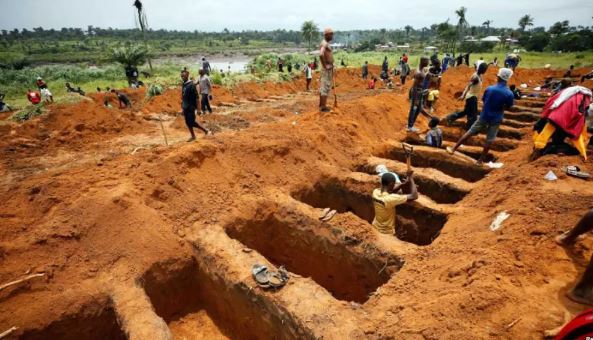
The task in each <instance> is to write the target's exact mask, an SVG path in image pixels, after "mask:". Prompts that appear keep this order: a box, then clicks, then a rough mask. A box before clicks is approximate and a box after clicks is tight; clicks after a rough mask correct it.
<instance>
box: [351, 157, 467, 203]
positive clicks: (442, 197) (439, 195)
mask: <svg viewBox="0 0 593 340" xmlns="http://www.w3.org/2000/svg"><path fill="white" fill-rule="evenodd" d="M398 163H399V162H398ZM402 164H403V163H402ZM403 166H405V164H403ZM375 168H376V166H374V165H371V164H361V165H359V166H357V167H356V169H355V170H356V171H357V172H362V173H367V174H369V175H373V176H376V175H377V173H376V171H375ZM388 168H389V167H388ZM389 171H392V172H395V173H397V174H398V176H399V177H400V179H401V180H402V181H404V180H405V178H406V176H405V174H404V173H402V172H401V171H397V170H394V169H389ZM418 173H419V171H416V173H415V176H414V182H415V183H416V185H417V186H418V190H419V192H420V193H421V194H423V195H426V196H428V197H430V198H431V199H432V200H433V201H435V202H437V203H442V204H451V203H457V202H459V201H461V200H462V199H463V198H464V197H465V196H466V195H467V194H468V193H469V190H464V189H461V188H459V187H457V186H455V185H453V184H451V183H447V182H446V181H444V180H442V179H438V178H434V177H430V176H422V175H418ZM377 178H378V176H377ZM378 185H379V179H377V186H378Z"/></svg>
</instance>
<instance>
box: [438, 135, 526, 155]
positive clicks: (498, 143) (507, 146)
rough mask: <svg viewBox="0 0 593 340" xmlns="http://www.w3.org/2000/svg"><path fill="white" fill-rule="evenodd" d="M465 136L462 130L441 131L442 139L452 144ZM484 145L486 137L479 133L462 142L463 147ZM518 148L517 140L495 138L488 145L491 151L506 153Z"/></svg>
mask: <svg viewBox="0 0 593 340" xmlns="http://www.w3.org/2000/svg"><path fill="white" fill-rule="evenodd" d="M464 134H465V131H463V130H458V129H457V130H455V129H443V139H444V140H445V141H449V142H451V143H453V144H455V143H457V141H458V140H459V139H460V138H461V136H463V135H464ZM484 144H486V136H485V135H484V133H481V134H479V135H477V136H472V137H471V138H469V139H468V140H466V141H465V142H464V145H467V146H477V147H483V146H484ZM518 146H519V143H518V141H517V140H514V139H508V138H503V137H496V140H495V141H494V143H492V144H491V145H490V150H492V151H501V152H506V151H510V150H514V149H516V148H517V147H518Z"/></svg>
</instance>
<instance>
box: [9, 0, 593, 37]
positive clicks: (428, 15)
mask: <svg viewBox="0 0 593 340" xmlns="http://www.w3.org/2000/svg"><path fill="white" fill-rule="evenodd" d="M132 3H133V0H92V1H91V0H0V9H1V10H2V12H1V13H2V14H1V18H2V19H1V20H0V29H14V28H19V29H21V28H29V29H30V28H33V27H39V26H42V27H43V28H56V29H58V28H61V27H81V28H86V27H87V26H88V25H93V26H96V27H102V28H107V27H113V28H133V27H135V22H134V9H133V8H132ZM143 3H144V6H145V8H146V11H147V14H148V23H149V26H150V27H151V28H153V29H160V28H165V29H177V30H190V31H193V30H200V31H220V30H222V29H223V28H228V29H230V30H247V29H257V30H271V29H276V28H285V29H295V30H298V29H299V28H300V25H301V24H302V22H303V21H305V20H314V21H315V22H316V23H317V24H318V25H319V26H320V28H323V27H326V26H331V27H333V28H334V29H337V30H349V29H371V28H388V29H395V28H402V27H404V26H405V25H412V26H414V27H415V28H420V27H422V26H427V27H428V26H430V25H431V24H433V23H437V22H442V21H445V20H447V18H451V21H452V22H454V21H455V19H456V18H455V14H454V10H455V9H456V8H459V7H460V6H466V7H467V8H468V12H467V19H468V21H469V23H470V24H472V25H480V24H482V22H484V21H485V20H487V19H490V20H492V21H493V26H495V27H500V26H505V27H516V26H517V22H518V20H519V18H520V17H521V16H522V15H524V14H530V15H531V16H533V17H534V19H535V21H534V24H535V26H546V27H547V26H550V25H551V24H553V23H554V22H556V21H561V20H569V21H570V23H571V25H574V26H576V25H583V26H592V25H593V19H592V18H591V17H592V16H593V1H592V0H553V1H552V0H537V1H533V0H495V1H468V0H465V1H460V0H445V1H443V0H424V1H409V0H406V1H403V0H338V1H326V2H322V1H319V0H300V1H299V0H296V1H295V0H292V1H278V0H198V1H196V0H144V1H143Z"/></svg>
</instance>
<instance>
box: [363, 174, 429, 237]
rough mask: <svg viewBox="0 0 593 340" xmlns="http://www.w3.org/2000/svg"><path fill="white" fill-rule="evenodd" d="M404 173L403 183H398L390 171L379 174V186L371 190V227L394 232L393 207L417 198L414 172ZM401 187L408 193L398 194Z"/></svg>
mask: <svg viewBox="0 0 593 340" xmlns="http://www.w3.org/2000/svg"><path fill="white" fill-rule="evenodd" d="M377 170H379V169H377ZM385 170H386V169H385ZM406 175H407V177H408V178H407V179H406V180H405V181H404V182H403V183H399V181H398V178H397V175H395V174H394V173H392V172H384V173H383V174H382V175H381V188H377V189H375V190H373V206H374V207H375V218H374V219H373V227H375V228H377V230H378V231H379V232H380V233H383V234H391V235H393V234H395V220H396V212H395V207H396V206H398V205H401V204H404V203H406V202H408V201H415V200H417V199H418V189H417V188H416V183H414V173H413V172H412V171H408V173H407V174H406ZM402 189H403V191H404V192H409V193H408V194H399V191H400V190H402Z"/></svg>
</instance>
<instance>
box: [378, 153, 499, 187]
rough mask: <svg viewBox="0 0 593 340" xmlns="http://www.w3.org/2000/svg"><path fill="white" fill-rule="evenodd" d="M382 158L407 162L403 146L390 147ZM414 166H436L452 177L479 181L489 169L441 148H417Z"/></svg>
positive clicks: (435, 167)
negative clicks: (424, 149)
mask: <svg viewBox="0 0 593 340" xmlns="http://www.w3.org/2000/svg"><path fill="white" fill-rule="evenodd" d="M437 152H438V153H437ZM378 157H381V158H387V159H392V160H395V161H398V162H404V163H405V162H406V153H405V152H404V150H403V149H402V148H398V147H395V148H390V149H389V150H387V151H386V152H383V153H381V154H379V155H378ZM412 166H415V167H421V168H434V169H437V170H439V171H441V172H442V173H445V174H447V175H449V176H451V177H456V178H461V179H464V180H466V181H468V182H472V183H475V182H478V181H479V180H481V179H483V178H484V177H485V176H486V175H487V174H488V171H489V170H488V169H486V168H482V167H477V166H474V165H470V164H466V163H463V162H460V161H458V160H456V159H455V158H454V157H451V156H450V155H448V154H445V153H444V152H442V151H441V150H439V149H435V150H434V151H432V152H430V153H429V152H423V151H421V150H420V148H415V149H414V153H413V155H412Z"/></svg>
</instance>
